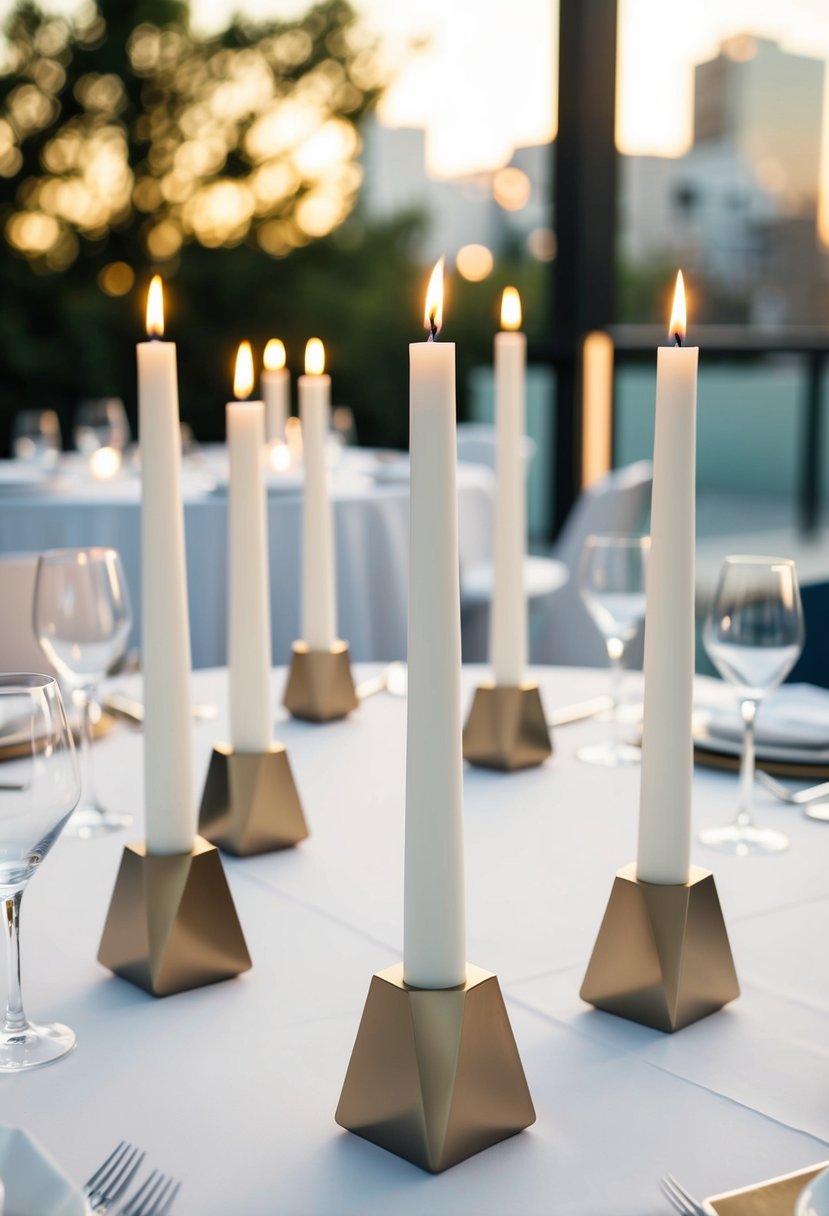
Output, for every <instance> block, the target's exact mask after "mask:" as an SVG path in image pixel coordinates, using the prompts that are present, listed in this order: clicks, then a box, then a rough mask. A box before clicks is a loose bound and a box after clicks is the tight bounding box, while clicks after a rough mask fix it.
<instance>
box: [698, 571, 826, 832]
mask: <svg viewBox="0 0 829 1216" xmlns="http://www.w3.org/2000/svg"><path fill="white" fill-rule="evenodd" d="M804 636H805V630H804V625H803V606H802V604H801V602H800V588H799V586H798V582H797V570H796V569H795V564H794V562H793V561H791V560H790V559H789V558H786V557H727V558H726V559H725V561H724V562H723V565H722V569H721V571H720V579H719V582H718V584H717V592H716V595H715V596H714V603H713V605H712V607H711V611H710V613H709V614H708V619H707V620H706V622H705V629H704V631H703V641H704V643H705V649H706V650H707V651H708V654H709V656H710V658H711V661H712V662H713V664H714V666H715V667H716V668H717V671H718V672H719V673H720V675H721V676H722V677H723V679H724V680H727V681H728V683H729V684H733V685H734V688H735V691H736V693H737V700H738V702H739V705H740V716H741V718H742V720H743V732H744V733H743V754H742V758H741V761H740V796H739V802H738V806H737V818H736V819H735V820H734V822H733V823H730V824H727V825H726V826H725V827H719V828H707V829H706V830H705V831H704V832H700V834H699V838H700V840H701V841H702V843H703V844H707V845H710V846H711V847H712V848H716V849H723V850H724V851H726V852H728V853H737V854H740V855H744V854H746V853H779V852H780V851H781V850H782V849H785V848H787V847H788V844H789V839H788V837H787V836H785V835H784V834H783V833H782V832H778V831H775V830H774V828H758V827H757V826H756V825H755V823H754V820H753V817H752V802H753V792H754V719H755V717H756V715H757V707H758V705H759V704H760V702H761V701H762V699H763V697H765V696H766V694H767V693H770V692H772V691H773V690H774V689H775V688H777V686H778V685H779V684H782V682H783V680H785V678H786V676H787V675H788V674H789V672H790V671H791V669H792V668H793V667H794V665H795V663H796V662H797V658H798V655H799V654H800V652H801V650H802V649H803V639H804Z"/></svg>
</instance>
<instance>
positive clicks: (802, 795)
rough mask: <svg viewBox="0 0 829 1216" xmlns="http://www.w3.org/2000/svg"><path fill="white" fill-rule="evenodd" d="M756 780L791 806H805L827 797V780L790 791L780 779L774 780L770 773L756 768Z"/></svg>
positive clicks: (828, 792)
mask: <svg viewBox="0 0 829 1216" xmlns="http://www.w3.org/2000/svg"><path fill="white" fill-rule="evenodd" d="M757 780H758V781H759V782H760V784H761V785H762V786H764V787H765V788H766V789H767V790H768V791H769V793H770V794H774V796H775V798H779V799H780V801H781V802H788V803H790V804H791V805H792V806H807V805H808V804H809V803H810V802H819V801H820V800H821V799H824V800H826V799H827V798H829V781H823V782H822V783H821V784H820V785H810V786H809V787H808V788H807V789H804V790H795V791H792V790H790V789H787V788H786V786H785V785H783V783H782V781H778V780H776V778H774V777H772V776H771V774H770V773H765V772H763V770H762V769H758V770H757Z"/></svg>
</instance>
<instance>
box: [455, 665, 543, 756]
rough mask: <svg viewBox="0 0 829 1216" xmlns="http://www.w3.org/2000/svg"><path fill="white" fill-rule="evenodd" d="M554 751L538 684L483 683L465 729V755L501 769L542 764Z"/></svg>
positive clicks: (476, 695) (478, 689) (473, 703)
mask: <svg viewBox="0 0 829 1216" xmlns="http://www.w3.org/2000/svg"><path fill="white" fill-rule="evenodd" d="M552 752H553V745H552V742H551V740H550V730H549V727H548V726H547V719H546V716H545V714H544V706H543V705H542V703H541V693H540V692H539V689H538V685H537V684H530V683H526V684H519V685H513V686H509V685H496V684H489V683H488V684H481V685H480V686H479V687H478V688H477V689H476V690H475V699H474V700H473V702H472V708H471V710H470V711H469V717H468V718H467V721H466V726H465V727H464V731H463V754H464V758H465V759H466V760H468V761H469V763H470V764H474V765H477V766H478V767H479V768H495V769H500V770H501V771H502V772H514V771H515V770H516V769H521V768H532V767H534V766H535V765H538V764H543V763H544V761H545V760H546V759H547V757H548V756H551V755H552Z"/></svg>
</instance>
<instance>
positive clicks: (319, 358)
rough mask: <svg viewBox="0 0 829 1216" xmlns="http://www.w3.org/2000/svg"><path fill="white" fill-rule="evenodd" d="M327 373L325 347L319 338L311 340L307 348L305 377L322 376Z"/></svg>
mask: <svg viewBox="0 0 829 1216" xmlns="http://www.w3.org/2000/svg"><path fill="white" fill-rule="evenodd" d="M324 371H325V347H324V346H323V344H322V342H321V341H320V339H319V338H309V339H308V342H307V345H306V347H305V375H306V376H321V375H322V373H323V372H324Z"/></svg>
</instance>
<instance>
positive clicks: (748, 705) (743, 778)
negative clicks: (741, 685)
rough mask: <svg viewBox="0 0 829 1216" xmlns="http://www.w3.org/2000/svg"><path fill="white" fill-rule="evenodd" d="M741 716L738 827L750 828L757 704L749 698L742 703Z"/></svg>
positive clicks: (751, 820)
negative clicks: (741, 743) (741, 752)
mask: <svg viewBox="0 0 829 1216" xmlns="http://www.w3.org/2000/svg"><path fill="white" fill-rule="evenodd" d="M740 714H741V716H742V719H743V727H744V731H743V754H742V757H741V759H740V800H739V803H738V805H737V820H736V822H737V826H738V827H741V828H750V827H751V825H752V823H753V819H752V814H751V808H752V806H753V803H754V719H755V717H756V715H757V702H756V701H752V700H750V699H748V698H746V699H745V700H741V701H740Z"/></svg>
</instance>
